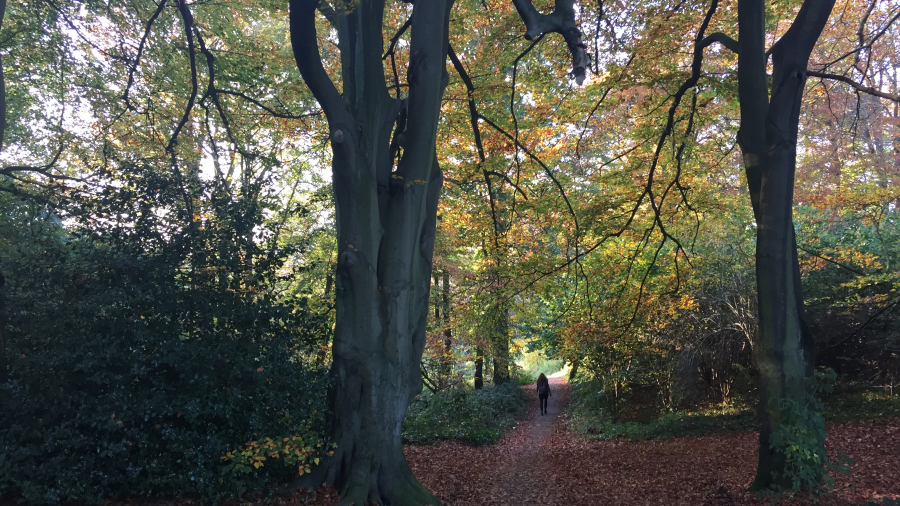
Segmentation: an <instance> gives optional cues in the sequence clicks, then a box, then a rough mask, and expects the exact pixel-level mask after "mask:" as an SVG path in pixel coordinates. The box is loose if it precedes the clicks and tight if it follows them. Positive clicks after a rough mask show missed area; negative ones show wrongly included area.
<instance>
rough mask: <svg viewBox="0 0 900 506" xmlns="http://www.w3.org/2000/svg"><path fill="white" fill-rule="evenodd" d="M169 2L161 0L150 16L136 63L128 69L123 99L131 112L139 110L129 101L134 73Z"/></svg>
mask: <svg viewBox="0 0 900 506" xmlns="http://www.w3.org/2000/svg"><path fill="white" fill-rule="evenodd" d="M166 1H167V0H160V2H159V5H157V6H156V11H155V12H154V13H153V15H152V16H150V19H148V20H147V26H146V27H145V28H144V36H143V37H141V43H140V44H138V50H137V55H136V56H135V57H134V62H132V64H131V68H130V69H128V84H126V85H125V92H124V93H123V94H122V99H123V100H125V107H126V108H127V109H128V110H129V111H135V110H137V108H136V107H134V106H133V105H131V100H130V99H129V94H130V93H131V86H132V85H133V84H134V73H135V72H136V71H137V68H138V66H139V65H140V64H141V55H142V54H143V53H144V46H145V45H146V44H147V38H149V37H150V28H152V27H153V22H154V21H156V18H158V17H159V15H160V14H161V13H162V11H163V8H165V6H166Z"/></svg>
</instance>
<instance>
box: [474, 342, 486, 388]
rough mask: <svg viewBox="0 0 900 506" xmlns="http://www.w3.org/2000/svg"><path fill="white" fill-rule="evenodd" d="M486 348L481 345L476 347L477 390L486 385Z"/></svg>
mask: <svg viewBox="0 0 900 506" xmlns="http://www.w3.org/2000/svg"><path fill="white" fill-rule="evenodd" d="M483 369H484V350H482V349H481V346H476V347H475V378H474V379H475V390H479V389H481V387H483V386H484V373H483V371H482V370H483Z"/></svg>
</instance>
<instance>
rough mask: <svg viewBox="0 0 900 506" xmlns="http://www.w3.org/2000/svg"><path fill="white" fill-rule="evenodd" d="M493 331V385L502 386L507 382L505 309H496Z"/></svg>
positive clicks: (507, 338)
mask: <svg viewBox="0 0 900 506" xmlns="http://www.w3.org/2000/svg"><path fill="white" fill-rule="evenodd" d="M493 330H494V331H493V332H492V334H493V336H492V337H493V339H492V341H491V343H492V346H493V350H492V353H491V355H492V356H493V360H494V385H502V384H503V383H506V382H507V381H509V310H508V309H506V308H505V307H502V306H501V307H498V308H497V320H496V322H495V323H494V329H493Z"/></svg>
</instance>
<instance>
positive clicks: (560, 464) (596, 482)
mask: <svg viewBox="0 0 900 506" xmlns="http://www.w3.org/2000/svg"><path fill="white" fill-rule="evenodd" d="M523 388H525V389H526V392H528V394H529V396H530V397H531V409H530V410H529V414H528V416H527V418H526V419H525V420H522V422H521V423H520V424H519V425H518V427H516V429H515V430H511V431H510V432H509V433H507V434H506V435H505V436H504V437H503V438H502V439H501V440H500V441H499V442H498V443H497V444H494V445H489V446H471V445H467V444H463V443H458V442H453V441H449V442H444V443H441V444H438V445H435V446H408V447H406V456H407V459H408V460H409V464H410V467H411V468H412V470H413V472H414V473H415V475H416V476H417V477H418V478H419V480H420V481H421V482H422V484H424V485H425V487H426V488H427V489H428V490H430V491H431V492H432V493H434V494H435V495H436V496H438V497H439V498H440V499H441V501H442V502H443V504H444V505H445V506H525V505H528V506H531V505H533V506H582V505H583V506H606V505H612V506H614V505H629V506H630V505H656V504H660V505H662V504H665V505H672V504H675V505H685V506H701V505H709V506H738V505H755V506H768V505H770V504H771V503H770V501H769V499H767V498H764V499H758V498H757V497H756V496H755V494H751V493H749V492H747V487H748V486H749V484H750V482H751V481H752V480H753V476H754V472H755V469H756V451H757V444H758V437H759V436H758V434H757V433H755V432H740V433H726V434H717V435H711V436H702V437H690V438H675V439H669V440H664V441H624V440H614V441H593V442H591V441H586V440H584V439H583V438H582V437H580V436H579V435H577V434H575V433H573V432H571V431H569V430H568V428H567V426H566V418H565V416H566V415H565V407H566V406H567V405H568V402H569V398H570V389H569V386H568V385H567V384H566V383H565V380H564V379H551V388H552V392H553V395H552V397H550V403H549V406H548V408H549V412H550V414H549V415H546V416H543V417H542V416H540V413H539V408H538V401H537V395H536V393H535V391H534V385H529V386H525V387H523ZM828 433H829V438H828V442H827V443H826V446H827V447H828V448H829V453H835V454H836V453H837V450H842V451H844V452H845V453H847V454H848V455H849V456H850V457H851V458H852V459H853V460H854V461H855V465H854V466H853V467H852V471H851V477H850V478H847V477H846V476H843V475H840V476H838V477H836V481H837V484H836V489H835V492H833V493H830V494H828V495H826V496H825V497H823V498H822V499H821V500H820V502H819V503H818V504H819V505H824V506H838V505H840V506H846V505H847V504H848V503H851V502H853V503H864V502H865V501H866V500H868V499H872V498H880V497H882V496H884V495H887V496H889V497H898V496H900V473H898V472H897V470H898V469H900V418H887V419H882V420H877V421H866V422H860V423H850V424H828ZM303 497H305V494H303V496H301V497H298V496H294V498H296V499H302V498H303ZM292 499H293V498H292ZM336 499H337V494H336V492H335V491H334V490H333V489H325V488H320V489H317V490H316V497H315V499H312V500H311V501H309V503H308V504H309V505H311V506H330V505H331V504H334V502H335V501H336ZM288 502H289V503H296V504H298V505H299V504H300V501H299V500H297V501H296V502H295V501H293V500H290V499H289V500H288ZM879 503H880V501H879ZM779 504H788V503H786V502H785V503H779ZM789 504H791V505H792V506H796V505H807V504H812V503H811V502H809V501H808V500H807V499H806V498H805V496H803V497H802V498H798V500H795V501H793V502H791V503H789Z"/></svg>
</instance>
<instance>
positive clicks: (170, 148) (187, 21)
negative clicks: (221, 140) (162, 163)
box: [166, 0, 198, 165]
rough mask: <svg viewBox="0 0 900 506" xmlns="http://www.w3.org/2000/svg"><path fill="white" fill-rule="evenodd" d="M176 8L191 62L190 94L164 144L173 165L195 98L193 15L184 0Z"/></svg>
mask: <svg viewBox="0 0 900 506" xmlns="http://www.w3.org/2000/svg"><path fill="white" fill-rule="evenodd" d="M178 10H179V12H180V13H181V19H182V21H183V22H184V33H185V36H186V38H187V47H188V57H189V59H190V62H191V95H190V97H189V98H188V103H187V106H185V108H184V114H183V115H182V116H181V121H179V122H178V126H176V127H175V131H173V132H172V136H171V137H170V138H169V143H168V144H167V145H166V153H169V155H170V156H171V157H172V160H173V165H174V163H175V145H176V144H178V135H179V134H180V133H181V130H182V129H183V128H184V126H185V125H186V124H187V122H188V118H189V117H190V115H191V110H192V109H193V108H194V102H195V101H196V100H197V87H198V86H197V54H196V50H195V49H194V34H193V31H192V30H191V28H192V27H193V25H194V16H193V14H191V11H190V9H188V6H187V5H186V4H185V2H184V0H179V1H178Z"/></svg>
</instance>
